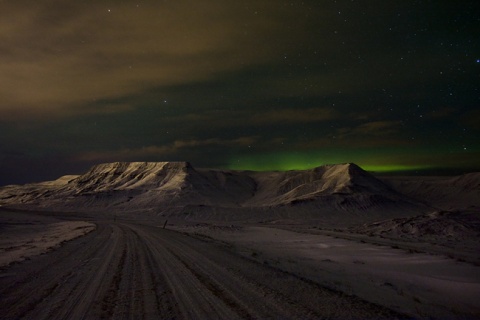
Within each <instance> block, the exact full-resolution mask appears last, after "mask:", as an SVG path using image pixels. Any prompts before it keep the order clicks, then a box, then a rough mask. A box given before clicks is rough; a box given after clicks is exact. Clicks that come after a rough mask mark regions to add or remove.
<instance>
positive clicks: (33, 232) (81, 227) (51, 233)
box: [0, 210, 95, 267]
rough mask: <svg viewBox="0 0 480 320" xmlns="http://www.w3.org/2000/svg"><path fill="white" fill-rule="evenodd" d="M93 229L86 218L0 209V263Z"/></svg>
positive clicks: (42, 249) (49, 247)
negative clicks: (61, 219)
mask: <svg viewBox="0 0 480 320" xmlns="http://www.w3.org/2000/svg"><path fill="white" fill-rule="evenodd" d="M94 229H95V225H94V224H93V223H90V222H85V221H60V220H56V219H53V218H49V217H42V216H38V215H35V216H34V215H30V214H28V213H21V212H10V211H5V210H1V211H0V231H1V232H0V267H3V266H7V265H8V264H10V263H12V262H18V261H22V260H25V259H28V258H29V257H32V256H35V255H39V254H42V253H45V252H48V251H49V250H52V249H54V248H56V247H58V246H60V245H61V243H62V242H64V241H68V240H72V239H74V238H77V237H80V236H83V235H85V234H87V233H88V232H90V231H93V230H94Z"/></svg>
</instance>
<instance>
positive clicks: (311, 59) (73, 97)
mask: <svg viewBox="0 0 480 320" xmlns="http://www.w3.org/2000/svg"><path fill="white" fill-rule="evenodd" d="M112 161H189V162H191V163H192V164H193V165H194V166H195V167H208V168H225V169H253V170H289V169H305V168H312V167H315V166H319V165H322V164H328V163H344V162H355V163H357V164H358V165H360V166H362V167H363V168H364V169H367V170H373V171H376V172H390V173H392V172H393V173H394V172H396V171H409V172H414V173H421V172H427V171H432V170H433V171H435V170H439V171H441V170H446V171H449V170H450V171H456V172H468V171H473V170H479V171H480V1H453V0H450V1H441V0H439V1H434V0H431V1H420V0H417V1H409V0H363V1H362V0H336V1H334V0H312V1H280V0H276V1H274V0H269V1H263V0H252V1H250V0H242V1H236V0H235V1H234V0H201V1H200V0H190V1H182V0H169V1H168V0H164V1H160V0H157V1H126V0H123V1H121V0H115V1H114V0H111V1H107V0H105V1H101V0H95V1H93V0H85V1H69V0H35V1H34V0H29V1H26V0H15V1H11V0H3V1H2V0H0V185H4V184H10V183H25V182H33V181H41V180H45V179H55V178H57V177H58V176H61V175H64V174H75V173H76V174H79V173H83V172H84V171H86V170H87V169H88V168H89V167H90V166H91V165H93V164H96V163H103V162H112Z"/></svg>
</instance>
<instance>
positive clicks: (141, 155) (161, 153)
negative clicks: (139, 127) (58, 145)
mask: <svg viewBox="0 0 480 320" xmlns="http://www.w3.org/2000/svg"><path fill="white" fill-rule="evenodd" d="M256 141H257V137H239V138H236V139H218V138H211V139H205V140H196V139H192V140H175V141H173V142H172V143H171V144H166V145H163V146H145V147H141V148H136V149H135V148H124V149H119V150H111V151H94V152H84V153H81V154H78V155H76V156H75V157H74V158H75V160H76V161H81V162H91V161H96V162H99V161H132V160H141V159H150V158H152V157H153V158H155V157H156V158H160V159H162V158H163V159H166V158H171V157H176V156H178V154H179V153H180V152H181V151H185V150H188V149H195V148H198V149H203V148H205V147H248V146H249V145H252V144H254V143H255V142H256ZM183 160H185V159H183ZM186 160H189V159H186Z"/></svg>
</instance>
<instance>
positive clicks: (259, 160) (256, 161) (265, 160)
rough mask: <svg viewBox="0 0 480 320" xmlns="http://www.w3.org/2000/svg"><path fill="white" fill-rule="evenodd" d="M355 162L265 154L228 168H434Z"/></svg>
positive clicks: (364, 160)
mask: <svg viewBox="0 0 480 320" xmlns="http://www.w3.org/2000/svg"><path fill="white" fill-rule="evenodd" d="M356 158H357V159H354V161H351V160H347V159H349V157H347V156H345V155H343V156H342V155H330V156H328V155H327V156H325V155H320V154H315V153H313V154H301V153H283V154H263V155H255V156H251V157H240V158H238V159H237V160H236V161H232V162H231V163H230V164H229V165H228V166H227V168H228V169H231V170H251V171H288V170H307V169H312V168H315V167H319V166H322V165H327V164H340V163H347V162H353V163H355V164H357V165H358V166H360V167H361V168H362V169H364V170H366V171H371V172H382V173H387V172H401V171H414V170H424V169H431V168H432V166H427V165H421V164H418V165H413V164H400V163H382V161H378V162H377V161H375V162H374V161H372V160H371V159H370V158H369V157H365V156H363V157H356Z"/></svg>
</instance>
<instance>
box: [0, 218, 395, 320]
mask: <svg viewBox="0 0 480 320" xmlns="http://www.w3.org/2000/svg"><path fill="white" fill-rule="evenodd" d="M399 317H401V315H398V314H396V313H394V312H393V311H391V310H389V309H386V308H384V307H381V306H377V305H374V304H371V303H368V302H366V301H363V300H361V299H359V298H356V297H352V296H348V295H344V294H342V293H338V292H335V291H331V290H329V289H326V288H323V287H321V286H319V285H317V284H315V283H313V282H311V281H307V280H304V279H301V278H299V277H297V276H295V275H294V274H289V273H285V272H282V271H280V270H277V269H275V268H274V267H272V266H269V265H263V264H260V263H258V262H255V261H252V260H249V259H247V258H245V257H242V256H240V255H239V254H236V253H235V248H234V247H231V246H229V245H227V244H224V243H221V242H218V241H214V240H212V239H208V238H197V237H195V236H191V235H190V236H189V235H185V234H183V233H179V232H176V231H172V230H168V229H163V228H161V226H160V227H159V226H155V225H145V224H138V223H130V222H122V221H109V222H97V229H96V230H95V231H93V232H91V233H89V234H88V235H86V236H83V237H81V238H78V239H75V240H72V241H69V242H67V243H65V244H64V245H63V246H62V247H61V248H59V249H57V250H55V251H53V252H50V253H48V254H45V255H41V256H37V257H33V258H31V259H30V260H27V261H24V262H22V263H17V264H14V265H11V266H9V267H7V268H4V269H2V270H0V318H1V319H19V318H26V319H99V318H112V319H159V318H177V319H264V318H277V319H278V318H283V319H285V318H288V319H295V318H301V319H307V318H314V319H316V318H342V319H346V318H356V319H359V318H388V319H392V318H399Z"/></svg>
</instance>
